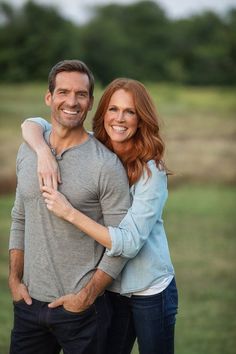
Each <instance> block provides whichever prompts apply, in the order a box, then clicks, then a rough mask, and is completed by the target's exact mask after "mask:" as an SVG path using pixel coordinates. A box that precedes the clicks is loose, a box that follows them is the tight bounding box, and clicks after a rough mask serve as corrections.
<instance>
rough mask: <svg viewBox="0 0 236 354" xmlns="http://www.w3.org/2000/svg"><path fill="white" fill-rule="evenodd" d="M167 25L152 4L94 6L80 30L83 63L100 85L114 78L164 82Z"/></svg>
mask: <svg viewBox="0 0 236 354" xmlns="http://www.w3.org/2000/svg"><path fill="white" fill-rule="evenodd" d="M168 23H169V20H168V19H167V17H166V15H165V13H164V11H163V10H162V9H161V8H160V7H159V6H158V5H157V4H156V3H155V2H153V1H140V2H138V3H134V4H130V5H126V6H121V5H117V4H116V5H107V6H98V7H96V9H95V13H94V19H93V20H91V21H90V22H89V23H88V24H87V25H86V26H85V28H84V35H83V44H84V48H85V52H86V55H85V61H86V62H87V63H88V64H89V65H91V67H93V69H94V71H95V72H96V73H97V75H98V76H99V78H100V79H101V80H102V81H103V83H107V82H108V81H110V80H112V79H113V78H114V77H115V76H131V77H135V78H137V79H145V78H147V79H149V80H150V79H153V80H156V79H159V80H161V79H164V78H165V71H166V65H165V59H166V57H167V53H168V47H169V45H168V31H167V28H168ZM96 49H99V52H97V51H96Z"/></svg>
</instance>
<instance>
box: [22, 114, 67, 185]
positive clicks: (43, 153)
mask: <svg viewBox="0 0 236 354" xmlns="http://www.w3.org/2000/svg"><path fill="white" fill-rule="evenodd" d="M21 128H22V135H23V138H24V140H25V142H26V143H27V144H29V146H30V147H31V148H32V149H33V150H34V151H35V152H36V154H37V157H38V179H39V186H40V189H41V190H42V187H43V186H49V187H52V188H54V189H57V185H58V183H61V177H60V171H59V167H58V164H57V162H56V160H55V157H54V156H53V155H52V152H51V149H50V148H49V146H48V144H47V143H46V141H45V140H44V136H43V133H44V132H45V131H46V130H49V129H50V128H51V125H50V124H49V123H48V122H47V121H46V120H44V119H42V118H31V119H27V120H25V121H24V122H23V124H22V125H21Z"/></svg>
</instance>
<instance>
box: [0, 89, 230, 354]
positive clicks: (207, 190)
mask: <svg viewBox="0 0 236 354" xmlns="http://www.w3.org/2000/svg"><path fill="white" fill-rule="evenodd" d="M148 87H149V89H150V91H151V94H152V96H153V98H154V100H155V103H156V104H157V107H158V111H159V114H160V117H161V121H162V130H163V134H164V137H165V140H166V143H167V162H168V166H169V168H170V169H171V170H173V171H174V176H171V177H170V178H169V186H170V190H169V199H168V203H167V205H166V209H165V213H164V220H165V225H166V230H167V234H168V238H169V243H170V249H171V254H172V258H173V263H174V265H175V269H176V276H177V283H178V288H179V298H180V304H179V314H178V318H177V328H176V353H177V354H234V353H235V348H236V336H235V328H236V316H235V313H236V304H235V299H236V279H235V278H236V277H235V271H236V258H235V249H236V238H235V234H236V218H235V209H236V183H235V181H236V167H235V166H236V164H235V162H236V139H235V138H236V103H235V94H236V90H235V89H227V88H224V89H223V88H192V87H189V88H186V87H180V86H170V85H164V84H162V85H148ZM44 90H45V85H40V84H38V85H31V84H27V85H8V86H5V85H0V100H1V108H0V144H1V155H0V164H1V169H0V185H1V188H0V191H2V192H5V194H2V195H0V354H7V353H8V344H9V336H10V330H11V326H12V308H11V298H10V294H9V291H8V287H7V276H8V251H7V245H8V234H9V225H10V210H11V207H12V203H13V199H14V197H13V194H6V192H7V191H9V190H10V189H11V186H12V183H9V181H10V182H11V181H14V174H15V155H16V152H17V148H18V146H19V144H20V142H21V137H20V123H21V122H22V120H23V119H24V118H25V117H29V116H40V115H43V116H45V117H48V116H49V112H48V109H47V108H46V107H45V106H44V104H43V95H44ZM100 95H101V89H100V88H98V89H97V91H96V98H97V99H98V97H99V96H100ZM95 106H96V103H95ZM92 113H93V112H92ZM92 113H91V114H90V117H88V120H87V123H86V124H87V128H88V129H90V128H91V116H92ZM133 354H138V350H137V347H136V348H134V350H133Z"/></svg>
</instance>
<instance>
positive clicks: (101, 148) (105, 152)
mask: <svg viewBox="0 0 236 354" xmlns="http://www.w3.org/2000/svg"><path fill="white" fill-rule="evenodd" d="M91 144H92V146H93V152H94V154H97V155H99V157H100V158H101V159H104V161H106V160H111V161H112V160H114V161H116V160H117V159H118V157H117V155H116V154H115V153H114V152H112V151H111V150H109V149H108V148H107V147H106V146H105V145H103V144H102V143H101V142H100V141H99V140H97V139H96V138H95V137H94V136H91Z"/></svg>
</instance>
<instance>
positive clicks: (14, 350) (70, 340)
mask: <svg viewBox="0 0 236 354" xmlns="http://www.w3.org/2000/svg"><path fill="white" fill-rule="evenodd" d="M110 317H111V309H110V303H109V301H107V296H106V295H105V294H104V295H102V296H99V297H98V298H97V299H96V301H95V303H94V304H93V305H92V306H91V307H89V308H88V309H87V310H85V311H83V312H80V313H75V312H70V311H67V310H65V309H64V307H63V306H59V307H57V308H54V309H50V308H49V307H48V303H46V302H41V301H38V300H35V299H33V303H32V305H27V304H26V303H25V302H24V301H23V300H21V301H18V302H16V303H14V328H13V330H12V335H11V347H10V354H58V353H59V352H60V350H61V348H62V349H63V353H64V354H103V353H104V351H105V346H106V341H107V331H108V327H109V325H110Z"/></svg>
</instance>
